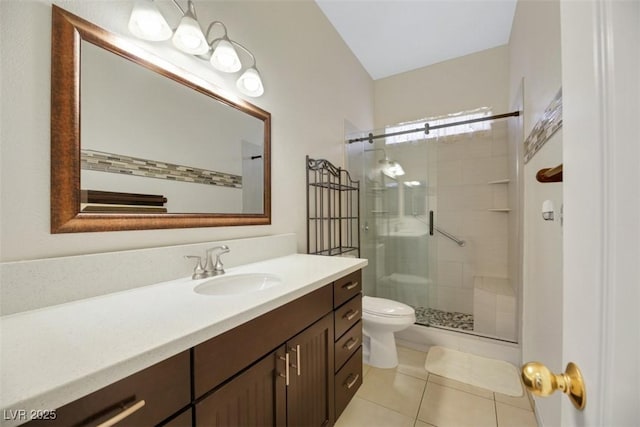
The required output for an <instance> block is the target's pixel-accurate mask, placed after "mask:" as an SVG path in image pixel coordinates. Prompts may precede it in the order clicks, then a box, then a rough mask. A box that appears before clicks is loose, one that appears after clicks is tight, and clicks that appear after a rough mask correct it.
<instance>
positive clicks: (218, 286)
mask: <svg viewBox="0 0 640 427" xmlns="http://www.w3.org/2000/svg"><path fill="white" fill-rule="evenodd" d="M281 284H282V279H280V278H279V277H278V276H276V275H274V274H263V273H247V274H235V275H229V276H220V277H215V278H213V279H210V280H207V281H206V282H204V283H201V284H199V285H198V286H196V287H195V289H194V291H195V292H196V293H198V294H202V295H221V296H224V295H241V294H248V293H252V292H259V291H263V290H265V289H269V288H273V287H274V286H279V285H281Z"/></svg>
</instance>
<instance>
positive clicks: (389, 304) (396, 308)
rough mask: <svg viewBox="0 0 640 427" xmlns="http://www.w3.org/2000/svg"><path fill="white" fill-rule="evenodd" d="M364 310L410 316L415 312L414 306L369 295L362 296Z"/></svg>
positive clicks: (383, 314)
mask: <svg viewBox="0 0 640 427" xmlns="http://www.w3.org/2000/svg"><path fill="white" fill-rule="evenodd" d="M362 311H364V312H365V313H370V314H375V315H376V316H388V317H403V316H410V315H412V314H414V313H415V311H414V310H413V308H411V307H409V306H408V305H406V304H403V303H401V302H398V301H393V300H390V299H385V298H376V297H368V296H365V297H363V298H362Z"/></svg>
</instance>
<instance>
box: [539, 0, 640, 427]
mask: <svg viewBox="0 0 640 427" xmlns="http://www.w3.org/2000/svg"><path fill="white" fill-rule="evenodd" d="M561 28H562V67H563V72H562V74H563V75H562V80H563V83H562V84H563V150H564V152H563V158H564V248H563V250H564V292H563V331H562V332H563V349H562V351H563V361H564V365H566V363H568V362H575V363H576V364H577V365H578V366H579V367H580V369H581V370H582V373H583V376H584V378H585V382H586V390H587V404H586V408H585V410H584V411H582V412H580V411H577V410H576V409H575V408H574V407H573V406H572V405H571V404H570V403H569V400H568V399H565V398H564V397H563V398H562V399H563V404H562V425H563V426H572V425H588V426H616V427H617V426H637V425H639V424H638V423H640V373H639V371H640V350H639V347H640V315H639V313H640V273H639V271H640V270H639V269H640V267H639V266H640V249H639V241H640V225H639V224H640V201H639V199H640V172H639V171H640V154H639V153H640V151H639V147H640V130H639V129H640V107H639V103H640V65H639V61H640V59H639V57H640V2H639V1H638V0H607V1H605V0H562V3H561ZM550 398H558V397H557V396H553V397H550Z"/></svg>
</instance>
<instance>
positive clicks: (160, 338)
mask: <svg viewBox="0 0 640 427" xmlns="http://www.w3.org/2000/svg"><path fill="white" fill-rule="evenodd" d="M366 265H367V261H366V260H364V259H356V258H341V257H324V256H315V255H302V254H294V255H288V256H284V257H280V258H274V259H271V260H267V261H261V262H257V263H253V264H246V265H243V266H239V267H234V268H229V269H227V271H226V276H230V275H234V274H243V273H268V274H275V275H277V276H279V277H280V278H281V279H282V282H283V283H282V285H280V286H276V287H273V288H270V289H266V290H262V291H258V292H253V293H249V294H244V295H235V296H211V295H200V294H197V293H195V292H194V291H193V289H194V288H195V287H196V286H197V285H198V284H200V283H202V282H204V281H207V280H210V279H202V280H191V278H190V277H186V278H183V279H178V280H173V281H169V282H163V283H158V284H155V285H151V286H145V287H141V288H135V289H131V290H127V291H123V292H118V293H113V294H109V295H104V296H99V297H95V298H89V299H84V300H80V301H75V302H70V303H65V304H60V305H56V306H51V307H46V308H42V309H38V310H33V311H27V312H22V313H17V314H13V315H8V316H3V317H1V318H0V335H1V336H0V343H1V347H0V384H1V385H0V387H1V389H0V409H3V410H8V409H12V410H16V409H25V410H32V409H34V410H37V409H43V410H47V409H50V410H52V409H55V408H58V407H60V406H63V405H65V404H67V403H70V402H72V401H74V400H76V399H78V398H80V397H82V396H85V395H87V394H89V393H91V392H94V391H96V390H99V389H100V388H102V387H104V386H106V385H109V384H111V383H113V382H115V381H118V380H120V379H122V378H125V377H127V376H129V375H131V374H133V373H135V372H137V371H140V370H142V369H144V368H147V367H149V366H151V365H153V364H155V363H157V362H160V361H162V360H164V359H166V358H168V357H171V356H173V355H175V354H178V353H180V352H181V351H184V350H187V349H189V348H191V347H193V346H195V345H197V344H199V343H201V342H203V341H206V340H208V339H210V338H212V337H214V336H216V335H219V334H221V333H223V332H225V331H228V330H230V329H232V328H234V327H236V326H238V325H240V324H242V323H245V322H246V321H248V320H251V319H253V318H255V317H258V316H260V315H262V314H264V313H266V312H268V311H271V310H273V309H274V308H277V307H279V306H281V305H283V304H286V303H288V302H290V301H293V300H294V299H296V298H298V297H300V296H302V295H305V294H307V293H309V292H311V291H313V290H315V289H318V288H320V287H322V286H324V285H326V284H329V283H331V282H333V281H334V280H336V279H338V278H340V277H342V276H344V275H346V274H348V273H351V272H353V271H356V270H358V269H361V268H363V267H364V266H366ZM87 280H91V278H90V277H88V278H87ZM2 418H4V417H2ZM0 421H1V423H2V425H3V426H5V425H6V426H11V425H16V424H17V423H18V422H17V421H12V420H4V419H2V420H0Z"/></svg>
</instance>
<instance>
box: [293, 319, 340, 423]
mask: <svg viewBox="0 0 640 427" xmlns="http://www.w3.org/2000/svg"><path fill="white" fill-rule="evenodd" d="M286 346H287V352H288V353H289V361H290V362H289V363H290V365H289V387H287V424H288V425H289V426H308V427H319V426H327V425H332V424H333V420H334V413H335V412H334V386H333V380H334V375H333V372H334V369H333V364H334V360H333V314H332V313H330V314H328V315H327V316H325V317H323V318H322V319H321V320H319V321H317V322H316V323H314V324H313V325H312V326H310V327H309V328H307V329H305V330H304V331H303V332H301V333H300V334H298V335H296V336H295V337H293V338H292V339H291V340H289V341H287V344H286Z"/></svg>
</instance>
